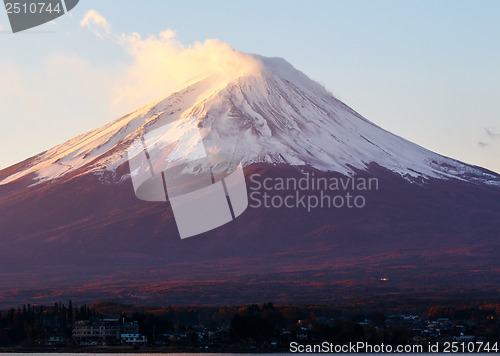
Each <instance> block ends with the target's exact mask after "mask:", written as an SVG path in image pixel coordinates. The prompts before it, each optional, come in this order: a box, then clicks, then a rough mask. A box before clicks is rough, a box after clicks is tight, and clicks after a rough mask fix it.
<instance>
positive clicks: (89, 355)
mask: <svg viewBox="0 0 500 356" xmlns="http://www.w3.org/2000/svg"><path fill="white" fill-rule="evenodd" d="M295 354H297V353H295ZM295 354H294V353H287V354H285V353H272V354H258V353H240V354H237V353H69V352H67V353H65V352H59V353H57V355H75V356H103V355H127V356H159V355H169V356H242V355H259V356H290V355H295ZM299 354H300V353H299ZM302 354H304V355H308V356H314V355H318V356H319V355H324V354H318V353H302ZM353 354H354V353H351V354H349V353H337V354H336V355H353ZM437 354H438V353H427V352H425V353H416V354H415V355H422V356H424V355H437ZM12 355H22V356H26V355H28V356H46V355H48V353H0V356H12ZM362 355H364V356H369V355H378V356H380V353H366V354H362ZM405 355H411V354H410V353H405ZM444 355H450V353H446V354H444ZM454 355H469V356H473V355H490V354H488V353H465V354H463V353H456V354H454Z"/></svg>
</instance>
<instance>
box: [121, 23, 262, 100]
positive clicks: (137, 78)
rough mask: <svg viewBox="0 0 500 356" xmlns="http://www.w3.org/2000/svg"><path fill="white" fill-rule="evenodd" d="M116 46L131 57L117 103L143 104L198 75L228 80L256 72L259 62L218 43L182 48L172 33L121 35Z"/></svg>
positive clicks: (197, 43)
mask: <svg viewBox="0 0 500 356" xmlns="http://www.w3.org/2000/svg"><path fill="white" fill-rule="evenodd" d="M119 43H120V44H121V45H122V46H123V47H124V49H125V50H126V51H127V53H128V54H129V55H130V56H131V57H132V63H131V64H130V65H128V66H127V67H126V68H124V72H123V76H122V78H123V79H122V80H121V81H120V83H119V85H118V87H117V90H116V94H117V98H116V100H117V102H131V101H132V102H135V103H136V105H143V104H144V103H145V102H148V101H150V100H153V99H156V98H158V97H159V96H163V95H166V94H167V93H168V91H169V90H171V89H174V88H175V87H177V86H179V85H181V84H183V83H185V82H186V81H187V80H189V79H192V78H194V77H197V76H200V75H209V74H217V75H220V76H223V77H224V78H225V79H227V80H230V79H232V78H235V77H238V76H240V75H242V74H244V73H247V72H251V71H255V70H257V69H258V67H259V65H260V64H259V62H258V61H257V60H256V59H255V58H254V57H252V56H251V55H248V54H245V53H242V52H239V51H236V50H234V49H233V48H231V46H229V45H228V44H226V43H223V42H221V41H219V40H207V41H205V42H204V43H200V42H196V43H195V44H194V45H192V46H185V45H183V44H182V43H180V42H179V41H178V40H177V39H176V38H175V33H174V32H173V31H172V30H166V31H163V32H162V33H160V34H159V35H158V36H149V37H148V38H145V39H142V38H141V36H140V35H138V34H136V33H134V34H131V35H122V36H121V37H120V40H119Z"/></svg>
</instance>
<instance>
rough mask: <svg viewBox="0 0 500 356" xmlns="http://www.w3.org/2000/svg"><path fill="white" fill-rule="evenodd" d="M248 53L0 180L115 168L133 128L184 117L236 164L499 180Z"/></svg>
mask: <svg viewBox="0 0 500 356" xmlns="http://www.w3.org/2000/svg"><path fill="white" fill-rule="evenodd" d="M251 58H252V65H251V66H241V70H240V71H238V70H232V71H230V72H227V71H226V72H225V73H224V74H222V73H207V74H206V75H204V76H201V77H197V78H194V79H193V80H191V81H190V82H188V83H186V84H185V85H184V86H182V87H180V88H178V89H177V90H175V91H173V92H172V93H171V94H169V95H168V96H167V97H165V98H163V99H161V100H157V101H154V102H152V103H150V104H148V105H145V106H143V107H142V108H140V109H138V110H136V111H134V112H132V113H130V114H128V115H125V116H123V117H121V118H119V119H117V120H115V121H113V122H111V123H109V124H107V125H105V126H103V127H101V128H98V129H96V130H93V131H90V132H88V133H86V134H83V135H80V136H78V137H76V138H73V139H71V140H69V141H67V142H65V143H63V144H61V145H58V146H56V147H54V148H52V149H50V150H48V151H46V152H44V153H42V154H40V155H38V156H35V157H33V158H31V159H29V160H27V161H25V162H23V164H21V165H19V169H18V170H17V171H16V172H15V173H13V174H11V175H10V176H8V177H6V178H4V179H3V180H2V181H0V185H4V184H8V183H10V182H13V181H15V180H17V179H19V178H21V177H24V176H26V175H28V174H35V175H36V179H35V182H34V184H37V183H41V182H45V181H52V180H55V179H58V178H60V177H63V176H66V175H68V174H69V173H72V172H75V171H77V170H78V175H81V174H87V173H91V172H92V173H99V172H103V171H115V170H116V168H117V167H118V166H120V165H122V164H123V163H125V162H126V160H127V154H126V152H127V149H128V147H129V146H130V144H131V143H132V142H133V141H134V140H135V139H136V138H137V137H139V136H140V135H141V134H143V133H145V132H149V131H151V130H154V129H155V128H158V127H160V126H163V125H165V124H168V123H171V122H173V121H176V120H183V119H187V118H189V117H192V116H196V118H197V120H198V126H199V127H200V129H201V130H202V131H203V132H204V143H205V145H208V146H210V145H211V144H213V145H214V146H217V147H218V149H221V150H224V151H225V152H226V153H230V154H232V155H234V156H235V157H236V158H237V159H238V160H240V161H241V162H242V163H243V164H244V165H250V164H252V163H259V162H266V163H273V164H288V165H293V166H311V167H313V168H315V169H319V170H322V171H337V172H340V173H342V174H346V175H350V174H353V173H354V172H355V170H365V169H367V168H368V166H369V165H370V164H371V163H376V164H378V165H380V166H382V167H385V168H387V169H388V170H390V171H393V172H395V173H397V174H400V175H402V176H404V177H407V178H408V179H413V178H417V177H422V178H442V179H448V178H457V179H462V180H463V179H469V180H470V179H472V180H475V181H482V182H484V183H491V184H499V182H500V179H499V176H498V175H496V174H493V173H491V172H488V171H486V170H482V169H480V168H477V167H473V166H469V165H466V164H464V163H461V162H458V161H456V160H453V159H450V158H447V157H443V156H440V155H438V154H436V153H433V152H431V151H429V150H426V149H424V148H422V147H420V146H418V145H415V144H413V143H411V142H409V141H407V140H405V139H403V138H401V137H398V136H396V135H393V134H391V133H390V132H387V131H385V130H383V129H382V128H380V127H378V126H376V125H375V124H373V123H371V122H370V121H368V120H366V119H365V118H363V117H362V116H361V115H359V114H358V113H356V112H355V111H354V110H352V109H351V108H349V107H348V106H346V105H345V104H343V103H342V102H340V101H339V100H337V99H336V98H335V97H333V95H331V94H330V93H329V92H328V91H327V90H326V89H325V88H324V87H322V86H321V85H320V84H318V83H316V82H314V81H312V80H311V79H309V78H308V77H307V76H306V75H305V74H303V73H302V72H300V71H298V70H296V69H295V68H294V67H293V66H292V65H291V64H289V63H288V62H286V61H285V60H284V59H281V58H266V57H261V56H256V55H254V56H252V57H251ZM228 73H229V74H228ZM182 134H183V133H182V132H181V131H180V132H179V133H178V135H179V137H180V136H182Z"/></svg>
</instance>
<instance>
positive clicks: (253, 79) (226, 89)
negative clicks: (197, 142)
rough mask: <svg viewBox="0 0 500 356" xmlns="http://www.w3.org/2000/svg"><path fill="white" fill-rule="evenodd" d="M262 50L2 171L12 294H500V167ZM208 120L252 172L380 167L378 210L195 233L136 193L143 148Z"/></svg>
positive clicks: (210, 134) (4, 299) (0, 254)
mask: <svg viewBox="0 0 500 356" xmlns="http://www.w3.org/2000/svg"><path fill="white" fill-rule="evenodd" d="M251 61H252V66H242V67H241V68H238V70H232V71H230V73H226V72H224V73H206V75H200V76H198V77H195V78H193V79H192V80H191V81H189V82H188V83H186V84H185V85H183V86H182V87H180V88H178V89H176V90H174V91H173V92H172V93H170V94H169V95H168V96H166V97H164V98H162V99H160V100H157V101H154V102H152V103H150V104H148V105H145V106H143V107H142V108H140V109H138V110H136V111H134V112H132V113H130V114H128V115H125V116H123V117H121V118H119V119H117V120H115V121H113V122H111V123H109V124H107V125H105V126H103V127H101V128H98V129H96V130H93V131H91V132H88V133H86V134H83V135H80V136H78V137H76V138H73V139H71V140H69V141H67V142H65V143H63V144H61V145H58V146H56V147H54V148H52V149H50V150H48V151H46V152H43V153H40V154H39V155H37V156H34V157H32V158H29V159H27V160H25V161H23V162H20V163H18V164H16V165H14V166H11V167H9V168H7V169H4V170H2V171H0V219H1V220H0V225H1V229H0V270H1V271H2V272H1V274H0V305H3V306H10V305H17V304H18V303H22V302H26V303H28V302H31V303H34V302H35V303H36V302H47V301H53V300H54V298H60V299H64V298H72V299H73V300H75V301H78V300H80V301H92V300H95V299H101V300H102V299H113V300H119V301H123V302H131V303H149V304H153V303H156V304H221V303H249V302H260V301H263V299H262V298H264V299H265V300H273V301H276V302H283V303H286V302H314V303H319V302H332V301H335V300H338V299H339V298H348V297H356V296H370V297H375V296H385V295H395V294H396V295H422V296H431V295H435V294H436V293H441V294H442V295H443V296H447V297H449V296H450V295H456V294H457V293H459V294H463V295H466V296H470V295H473V294H474V293H476V294H477V293H479V294H481V295H483V296H484V295H490V294H491V295H497V294H498V291H499V290H498V285H499V283H500V278H499V275H500V274H499V273H498V272H499V271H500V263H499V262H498V259H497V258H496V256H498V254H499V253H500V175H499V174H497V173H494V172H491V171H488V170H486V169H483V168H480V167H477V166H472V165H468V164H465V163H462V162H459V161H457V160H454V159H452V158H448V157H444V156H441V155H439V154H436V153H434V152H431V151H429V150H427V149H425V148H423V147H420V146H418V145H416V144H414V143H411V142H409V141H407V140H405V139H403V138H401V137H398V136H396V135H394V134H392V133H390V132H388V131H386V130H384V129H382V128H380V127H378V126H377V125H375V124H374V123H372V122H370V121H368V120H367V119H365V118H364V117H362V116H361V115H360V114H358V113H357V112H355V111H354V110H353V109H351V108H349V107H348V106H347V105H345V104H343V103H342V102H341V101H339V100H337V99H336V98H335V97H334V96H333V95H331V94H330V93H329V92H328V91H327V90H326V89H325V88H323V87H322V86H321V85H319V84H318V83H316V82H314V81H312V80H311V79H309V78H308V77H307V76H306V75H305V74H303V73H302V72H300V71H298V70H297V69H295V68H294V67H293V66H292V65H290V64H289V63H288V62H286V61H285V60H283V59H281V58H266V57H261V56H256V55H254V56H251ZM193 116H195V117H196V118H197V122H198V127H199V128H200V129H204V130H205V132H207V134H206V136H205V138H204V143H205V145H208V146H210V143H211V142H213V143H214V144H215V142H217V144H218V145H220V143H221V142H222V143H223V147H220V149H222V150H223V151H225V152H230V153H231V154H232V155H233V156H235V157H237V158H238V159H239V160H240V162H241V163H242V164H243V167H244V171H245V175H246V177H247V179H248V177H249V176H250V175H251V174H253V173H259V174H260V175H261V176H262V177H271V178H273V177H274V178H276V177H295V178H300V177H303V176H304V175H305V174H315V176H317V177H327V178H332V177H337V178H341V177H376V178H377V179H378V180H379V182H380V183H379V184H380V189H378V190H377V191H373V192H367V196H366V200H367V202H368V203H367V206H366V207H365V208H363V209H358V210H352V209H334V210H332V209H317V210H315V211H310V212H309V211H304V210H302V209H300V208H296V209H287V208H283V207H282V208H279V209H266V208H263V207H260V208H251V207H250V208H248V209H247V211H246V212H245V213H244V214H243V215H242V216H241V217H239V218H238V219H236V220H234V221H233V222H231V223H229V224H227V225H225V226H222V227H220V228H218V229H215V230H212V231H210V232H207V233H205V234H202V235H199V236H197V237H194V238H190V239H187V240H180V239H179V238H178V233H177V231H176V226H175V222H174V218H173V214H172V210H171V208H170V207H169V205H168V204H166V205H165V204H161V203H150V202H143V201H140V200H138V199H137V198H136V197H135V196H134V191H133V188H132V183H131V178H130V174H129V173H130V172H129V169H128V168H129V167H128V161H127V149H128V148H129V147H130V145H131V144H132V143H133V142H134V141H135V140H136V139H137V138H139V137H140V136H141V135H143V134H144V133H146V132H149V131H151V130H154V129H156V128H159V127H160V126H163V125H165V123H169V122H175V121H178V122H182V120H183V119H186V118H189V117H193ZM173 130H176V132H173V133H172V134H173V135H174V136H175V135H178V136H179V137H181V136H182V135H183V134H184V132H183V126H182V125H178V126H176V127H174V128H173ZM277 194H280V193H279V192H277Z"/></svg>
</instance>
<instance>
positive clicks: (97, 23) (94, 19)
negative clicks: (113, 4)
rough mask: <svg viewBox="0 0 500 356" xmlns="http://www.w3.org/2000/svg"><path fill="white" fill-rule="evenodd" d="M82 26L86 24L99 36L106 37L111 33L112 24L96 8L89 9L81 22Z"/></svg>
mask: <svg viewBox="0 0 500 356" xmlns="http://www.w3.org/2000/svg"><path fill="white" fill-rule="evenodd" d="M80 26H86V27H87V28H88V29H89V30H90V31H92V33H94V34H95V35H96V36H97V37H99V38H101V39H104V38H106V37H109V36H110V35H111V25H110V24H109V22H108V20H106V19H105V18H104V16H102V15H101V14H100V13H99V12H97V11H96V10H89V11H87V13H86V14H85V16H84V17H83V20H82V21H81V22H80Z"/></svg>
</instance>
